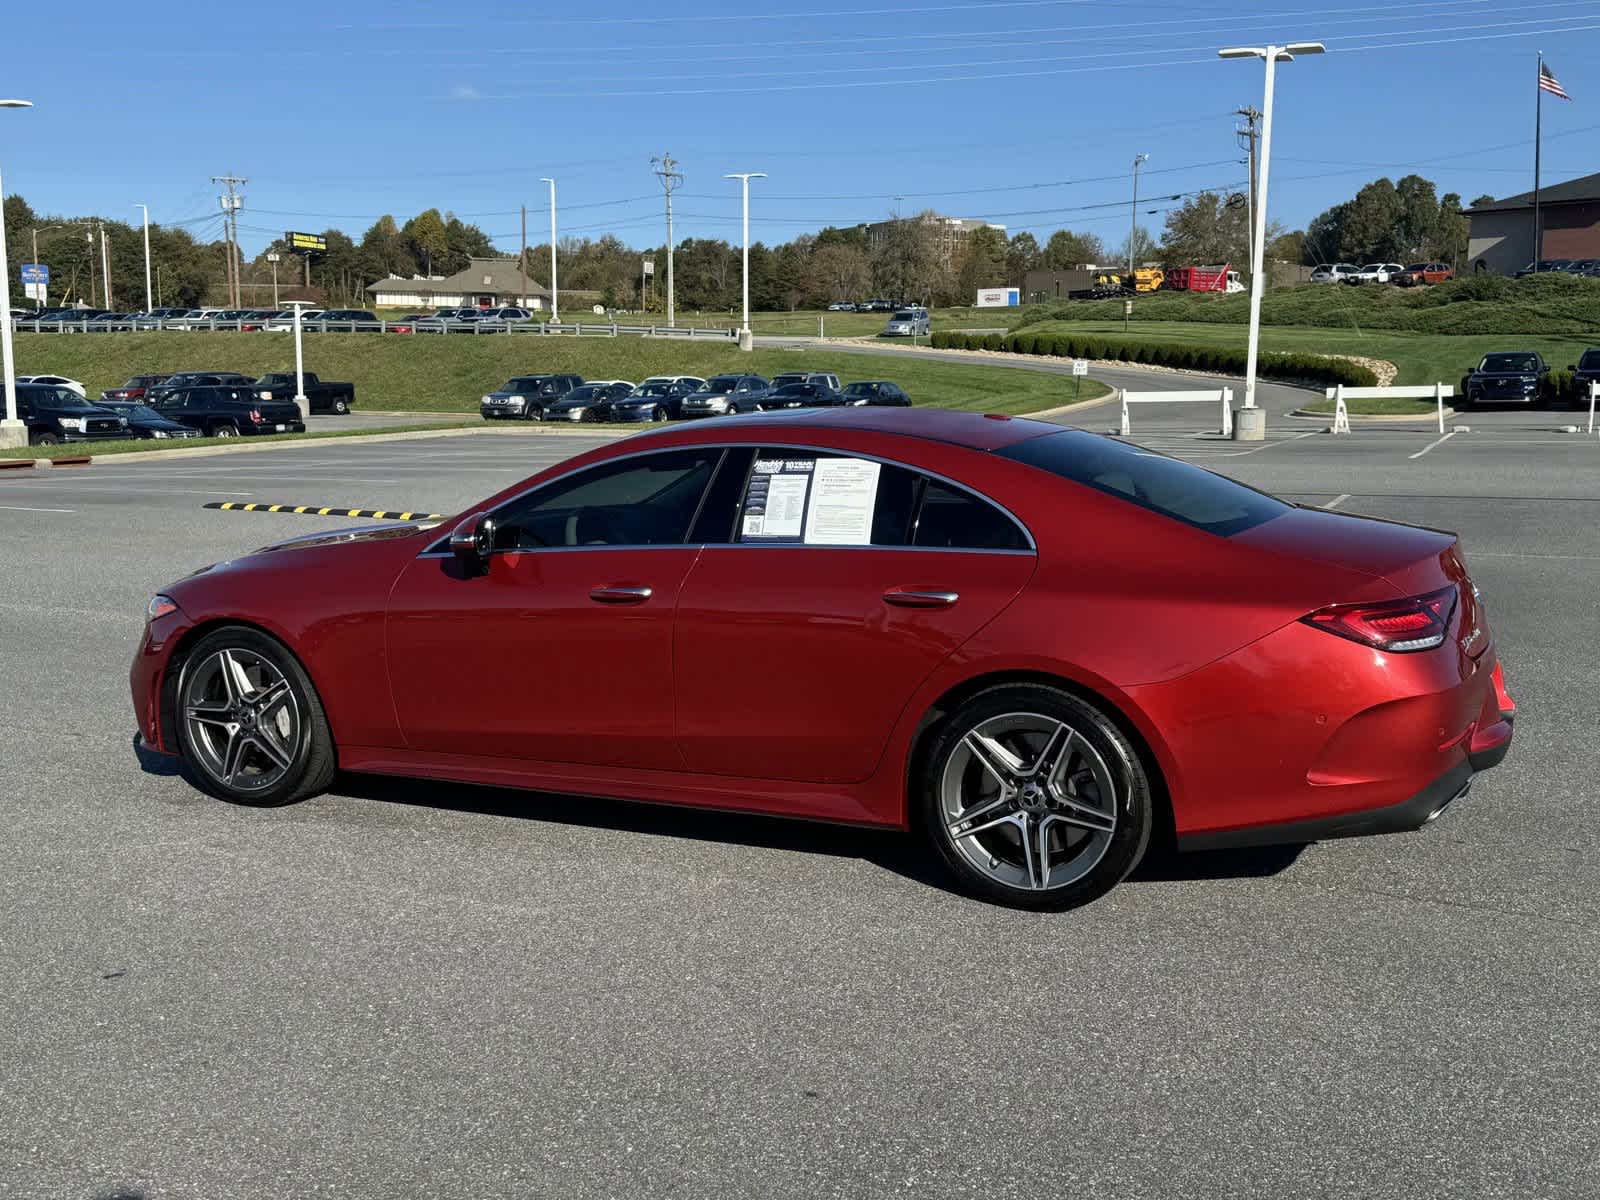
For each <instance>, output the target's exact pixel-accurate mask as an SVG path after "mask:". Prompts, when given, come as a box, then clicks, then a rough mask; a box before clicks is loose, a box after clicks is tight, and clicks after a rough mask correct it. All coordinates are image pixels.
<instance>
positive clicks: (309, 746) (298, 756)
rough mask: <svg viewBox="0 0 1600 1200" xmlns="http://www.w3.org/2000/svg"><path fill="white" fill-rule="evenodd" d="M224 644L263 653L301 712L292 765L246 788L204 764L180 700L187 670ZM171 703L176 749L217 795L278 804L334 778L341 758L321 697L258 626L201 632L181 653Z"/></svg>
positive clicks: (196, 777) (270, 805)
mask: <svg viewBox="0 0 1600 1200" xmlns="http://www.w3.org/2000/svg"><path fill="white" fill-rule="evenodd" d="M225 649H239V650H244V651H247V652H249V653H250V654H253V655H258V656H260V657H261V658H264V659H267V660H268V661H269V662H270V663H271V664H272V665H273V666H274V667H275V668H276V669H277V670H278V672H279V673H280V674H281V675H282V676H283V678H284V679H285V680H286V681H287V682H288V684H289V687H290V689H291V690H292V691H293V693H294V698H295V701H296V703H297V704H298V706H299V711H300V712H301V713H303V714H304V718H303V720H301V722H300V730H299V743H298V745H296V746H295V747H294V752H293V756H292V759H291V765H290V767H289V769H288V770H287V771H285V772H284V775H283V777H282V779H281V780H279V781H278V782H277V783H275V784H274V785H272V786H271V787H268V788H264V789H260V790H254V791H246V790H242V789H239V788H235V787H230V786H229V785H227V784H226V783H224V782H222V781H221V780H219V779H218V778H216V776H215V775H213V774H212V773H211V772H210V771H209V770H208V769H207V767H206V765H205V761H204V758H203V756H202V755H201V754H200V753H198V752H197V750H196V747H195V746H194V744H193V742H192V740H191V734H190V730H189V723H188V722H187V721H186V720H185V719H184V713H183V709H182V705H183V704H184V697H185V696H186V694H187V691H186V685H187V684H188V682H189V673H190V671H191V670H193V669H196V668H197V667H198V666H199V665H200V664H203V663H205V662H206V660H207V659H209V658H210V657H211V655H213V654H215V653H217V652H218V651H219V650H225ZM175 703H176V704H177V705H178V706H179V709H178V711H177V712H175V713H174V714H173V716H174V724H175V725H176V726H177V730H178V750H179V753H180V754H182V756H183V760H184V763H185V764H186V765H187V766H188V768H189V776H190V778H191V780H192V781H193V782H194V783H195V784H196V785H197V786H198V787H200V788H201V789H202V790H203V791H205V792H207V793H209V794H210V795H212V796H215V797H217V799H219V800H226V801H228V802H229V803H230V804H242V805H247V806H249V807H252V808H278V807H281V806H282V805H285V804H293V803H295V802H296V801H298V800H304V799H306V798H307V797H308V796H314V795H316V794H317V793H319V792H323V791H326V790H327V788H328V784H330V783H331V782H333V776H334V772H335V771H336V770H337V769H338V766H339V761H338V755H337V753H336V752H335V750H334V745H333V734H332V732H331V731H330V730H329V728H328V718H327V714H326V712H325V711H324V710H323V707H322V699H321V697H319V696H318V695H317V690H316V688H315V687H313V686H312V684H311V679H310V677H309V676H307V675H306V673H305V669H304V668H303V667H301V665H300V661H299V660H298V659H297V658H295V656H294V655H293V654H292V653H291V652H290V651H289V650H288V648H287V647H285V646H284V645H283V644H282V643H281V642H279V641H278V640H277V639H275V638H272V637H268V636H267V635H266V634H264V633H262V632H261V631H260V630H257V629H252V628H250V627H248V626H244V625H229V626H225V627H223V628H221V629H217V630H214V631H213V632H211V633H208V634H207V635H206V636H205V637H203V638H201V639H200V641H199V642H197V643H196V644H195V646H194V648H193V649H192V650H190V652H189V653H188V654H186V655H185V656H184V661H183V667H182V670H181V672H180V674H179V677H178V687H177V692H176V700H175Z"/></svg>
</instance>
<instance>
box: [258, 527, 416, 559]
mask: <svg viewBox="0 0 1600 1200" xmlns="http://www.w3.org/2000/svg"><path fill="white" fill-rule="evenodd" d="M437 524H438V522H436V521H409V522H406V523H405V524H393V525H361V526H357V527H356V528H354V529H331V530H327V531H325V532H322V533H308V534H304V535H302V536H301V537H296V538H290V539H288V540H287V541H283V542H273V543H272V545H270V546H262V547H261V548H260V549H259V550H253V551H251V553H252V554H271V553H274V552H275V551H278V550H307V549H310V548H311V547H313V546H333V545H338V544H340V543H344V542H381V541H387V540H389V539H392V538H403V537H410V536H411V535H412V534H414V533H419V532H421V531H422V530H424V529H430V528H433V527H434V526H435V525H437Z"/></svg>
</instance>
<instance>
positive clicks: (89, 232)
mask: <svg viewBox="0 0 1600 1200" xmlns="http://www.w3.org/2000/svg"><path fill="white" fill-rule="evenodd" d="M83 240H84V241H85V242H87V243H88V245H89V306H90V307H91V308H99V307H100V293H99V292H97V291H95V290H94V230H93V229H91V228H89V227H88V226H87V225H85V226H84V227H83ZM79 296H80V297H81V296H82V293H81V292H80V293H79ZM78 303H80V304H82V303H83V301H82V299H81V298H80V299H79V301H78Z"/></svg>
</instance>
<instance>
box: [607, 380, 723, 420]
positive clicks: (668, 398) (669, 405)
mask: <svg viewBox="0 0 1600 1200" xmlns="http://www.w3.org/2000/svg"><path fill="white" fill-rule="evenodd" d="M705 382H706V381H705V380H704V379H701V378H699V377H697V376H694V375H652V376H651V377H650V378H649V379H644V380H641V381H640V383H639V386H638V387H636V388H634V389H633V391H631V392H629V393H628V394H627V395H626V396H624V397H622V399H620V400H616V401H613V402H612V405H611V414H612V420H614V421H670V420H674V419H676V418H677V417H679V416H681V415H682V407H683V398H684V397H685V396H688V395H690V394H692V393H693V392H695V391H698V390H699V389H700V388H702V387H704V386H705Z"/></svg>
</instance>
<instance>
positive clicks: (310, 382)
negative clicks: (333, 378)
mask: <svg viewBox="0 0 1600 1200" xmlns="http://www.w3.org/2000/svg"><path fill="white" fill-rule="evenodd" d="M300 378H301V379H303V380H305V388H306V390H305V396H306V399H307V400H309V401H310V402H311V403H310V408H311V411H312V412H331V413H338V414H339V415H340V416H344V415H345V414H346V413H348V412H349V411H350V409H351V408H352V407H354V405H355V402H356V385H355V384H353V383H329V382H325V381H323V380H321V379H318V378H317V376H316V375H314V374H313V373H312V372H310V371H305V372H302V374H301V376H300ZM250 386H251V388H252V389H253V390H254V391H255V394H256V398H257V399H258V400H287V401H289V402H290V403H291V404H293V403H294V398H295V386H296V385H295V376H294V372H293V371H279V372H275V373H274V374H271V375H263V376H262V377H261V378H260V379H258V380H256V381H255V382H254V383H252V384H251V385H250ZM295 407H296V408H298V407H299V406H298V405H296V406H295Z"/></svg>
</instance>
